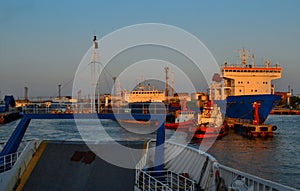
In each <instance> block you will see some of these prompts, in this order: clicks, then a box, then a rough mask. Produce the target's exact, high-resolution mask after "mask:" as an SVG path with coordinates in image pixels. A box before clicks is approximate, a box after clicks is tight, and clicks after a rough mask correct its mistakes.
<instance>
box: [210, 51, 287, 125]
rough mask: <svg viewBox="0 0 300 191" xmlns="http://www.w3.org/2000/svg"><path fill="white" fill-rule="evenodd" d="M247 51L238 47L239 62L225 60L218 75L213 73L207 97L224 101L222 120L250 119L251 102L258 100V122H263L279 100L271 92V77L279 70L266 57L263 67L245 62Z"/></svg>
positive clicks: (251, 112) (251, 111)
mask: <svg viewBox="0 0 300 191" xmlns="http://www.w3.org/2000/svg"><path fill="white" fill-rule="evenodd" d="M248 54H249V52H248V51H246V50H244V49H242V50H240V59H241V61H240V62H239V63H237V64H230V63H227V62H225V64H224V65H222V66H221V67H220V71H221V76H220V75H218V74H215V75H214V77H213V82H212V83H211V85H210V99H211V100H213V101H214V102H216V103H219V102H222V101H223V102H224V101H225V102H226V115H225V117H226V119H225V120H226V121H228V120H229V121H236V122H237V121H239V120H247V121H248V122H249V123H252V121H253V120H254V115H253V112H254V109H253V103H254V102H256V103H259V105H260V106H259V108H258V115H259V119H258V123H259V124H263V123H264V122H265V120H266V119H267V117H268V115H269V113H270V111H271V110H272V109H273V108H274V107H275V106H276V104H277V103H278V101H279V100H280V96H279V95H275V94H274V88H275V87H274V85H273V84H272V80H275V79H279V78H281V72H282V69H281V67H280V66H279V65H278V64H275V65H271V63H270V61H268V60H266V61H265V64H264V65H263V66H256V65H255V64H254V55H252V61H251V63H250V64H248V63H247V60H248V58H249V55H248Z"/></svg>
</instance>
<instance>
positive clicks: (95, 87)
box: [90, 35, 100, 113]
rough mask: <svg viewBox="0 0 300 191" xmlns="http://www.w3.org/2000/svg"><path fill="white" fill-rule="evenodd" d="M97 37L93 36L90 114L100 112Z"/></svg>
mask: <svg viewBox="0 0 300 191" xmlns="http://www.w3.org/2000/svg"><path fill="white" fill-rule="evenodd" d="M97 49H98V43H97V37H96V36H95V35H94V39H93V52H92V58H91V62H90V65H91V113H94V112H96V111H97V112H99V111H100V59H99V54H98V52H97ZM96 99H97V100H98V108H96V103H95V102H96Z"/></svg>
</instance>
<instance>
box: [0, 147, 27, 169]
mask: <svg viewBox="0 0 300 191" xmlns="http://www.w3.org/2000/svg"><path fill="white" fill-rule="evenodd" d="M21 153H22V151H18V152H15V153H12V154H9V155H5V156H2V157H0V173H3V172H6V171H8V170H10V169H12V167H13V165H14V164H15V163H16V161H17V160H18V158H19V156H20V155H21Z"/></svg>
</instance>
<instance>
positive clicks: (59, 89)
mask: <svg viewBox="0 0 300 191" xmlns="http://www.w3.org/2000/svg"><path fill="white" fill-rule="evenodd" d="M58 98H59V99H60V98H61V84H59V85H58Z"/></svg>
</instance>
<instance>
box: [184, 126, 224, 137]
mask: <svg viewBox="0 0 300 191" xmlns="http://www.w3.org/2000/svg"><path fill="white" fill-rule="evenodd" d="M190 133H192V135H193V138H194V139H204V138H221V137H223V136H225V135H226V132H225V131H224V129H223V127H222V128H221V129H218V128H215V127H202V126H201V127H197V128H193V129H190Z"/></svg>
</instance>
